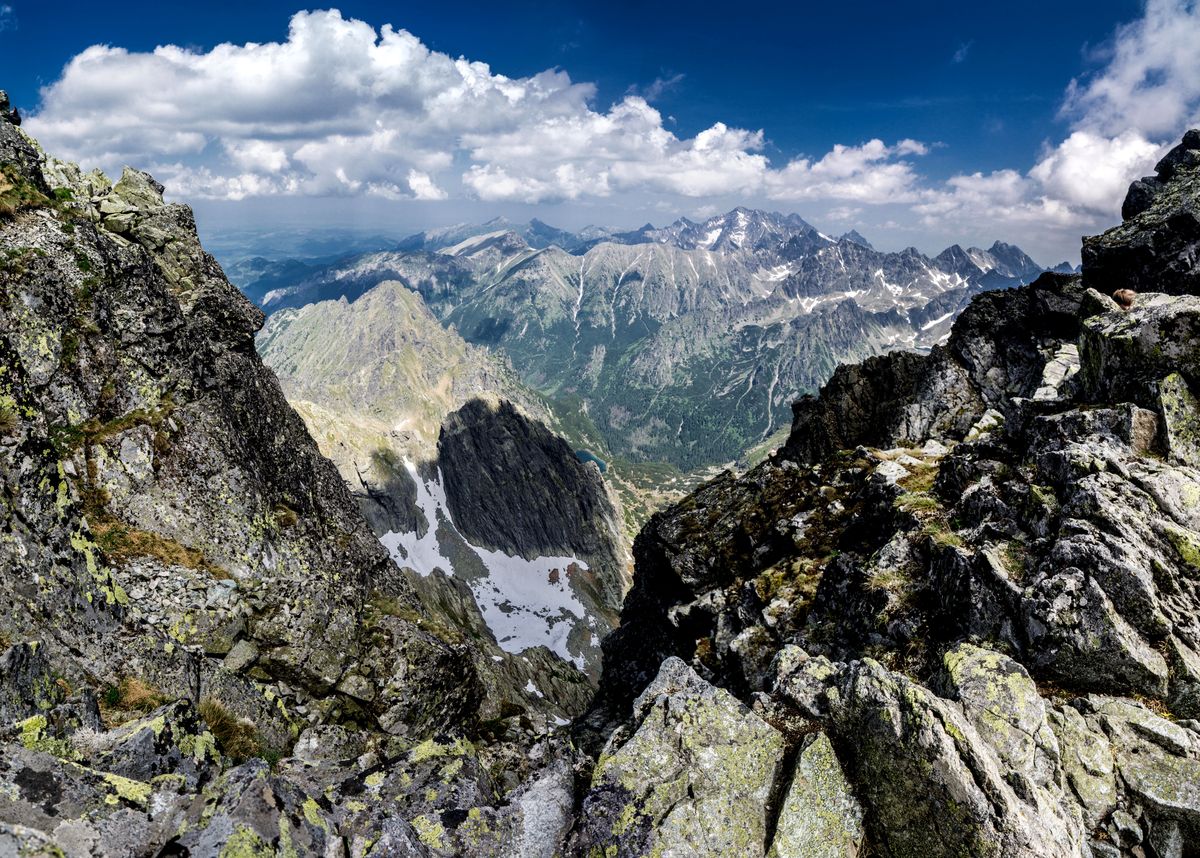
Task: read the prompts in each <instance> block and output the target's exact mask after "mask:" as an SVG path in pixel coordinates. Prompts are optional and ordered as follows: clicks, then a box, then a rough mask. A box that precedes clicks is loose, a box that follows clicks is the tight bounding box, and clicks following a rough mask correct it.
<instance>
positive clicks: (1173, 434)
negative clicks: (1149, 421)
mask: <svg viewBox="0 0 1200 858" xmlns="http://www.w3.org/2000/svg"><path fill="white" fill-rule="evenodd" d="M1158 407H1159V412H1160V413H1161V414H1162V419H1163V431H1164V434H1165V435H1166V441H1167V455H1168V456H1170V459H1171V461H1172V462H1174V463H1176V464H1179V465H1188V466H1190V467H1193V468H1200V400H1197V399H1196V395H1195V394H1194V393H1193V392H1192V390H1191V388H1190V387H1189V386H1188V383H1187V381H1185V380H1184V378H1183V376H1182V375H1180V374H1179V373H1177V372H1174V373H1171V374H1170V375H1168V376H1167V377H1166V378H1164V379H1163V380H1162V381H1160V382H1159V383H1158Z"/></svg>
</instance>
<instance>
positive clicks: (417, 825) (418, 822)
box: [412, 814, 446, 851]
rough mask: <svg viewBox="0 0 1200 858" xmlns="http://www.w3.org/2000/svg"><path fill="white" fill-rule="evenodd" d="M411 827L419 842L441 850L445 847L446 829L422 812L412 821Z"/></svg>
mask: <svg viewBox="0 0 1200 858" xmlns="http://www.w3.org/2000/svg"><path fill="white" fill-rule="evenodd" d="M412 827H413V828H414V829H416V832H417V836H418V837H419V838H421V842H422V843H424V844H425V845H426V846H428V847H429V848H430V849H437V850H439V851H441V850H444V849H445V848H446V839H445V838H446V829H445V828H443V827H442V824H441V823H440V822H435V821H434V820H432V819H430V818H429V817H428V816H425V815H424V814H422V815H421V816H418V817H417V818H416V819H414V820H413V821H412Z"/></svg>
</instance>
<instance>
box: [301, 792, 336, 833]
mask: <svg viewBox="0 0 1200 858" xmlns="http://www.w3.org/2000/svg"><path fill="white" fill-rule="evenodd" d="M300 809H301V810H302V811H303V812H304V818H305V819H307V820H308V824H309V825H311V826H313V827H314V828H319V829H321V830H322V831H324V832H326V833H328V832H329V826H328V825H327V824H326V823H325V820H324V818H322V816H321V806H320V805H319V804H317V802H316V800H315V799H312V798H306V799H304V804H303V805H301V807H300Z"/></svg>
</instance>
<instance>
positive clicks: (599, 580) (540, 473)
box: [438, 399, 626, 611]
mask: <svg viewBox="0 0 1200 858" xmlns="http://www.w3.org/2000/svg"><path fill="white" fill-rule="evenodd" d="M438 467H439V469H440V470H441V474H442V478H443V481H444V484H445V489H446V500H447V502H448V504H449V508H450V513H451V515H452V516H453V518H454V524H455V526H456V527H457V528H458V530H459V532H461V533H462V535H463V536H464V537H466V538H467V540H468V541H470V542H471V543H472V544H474V545H480V546H484V547H487V548H491V549H499V550H501V551H504V552H506V553H508V554H520V555H522V556H525V557H528V558H533V557H536V556H538V555H539V554H541V555H552V556H555V555H563V554H573V555H575V556H577V557H581V558H585V559H587V560H588V562H589V564H591V565H593V566H594V567H595V572H594V574H593V577H594V578H595V586H596V587H597V588H598V595H599V596H600V601H601V602H602V603H603V604H605V605H608V606H610V608H611V609H612V610H614V611H615V610H618V609H619V606H620V603H621V598H622V596H623V595H624V590H625V587H624V586H623V585H624V581H625V574H626V573H625V570H624V563H623V562H622V559H621V558H620V557H619V556H618V548H619V546H620V545H621V539H620V532H621V524H620V520H619V518H618V515H617V511H616V509H615V508H614V507H613V504H612V501H611V500H610V499H609V497H608V493H607V491H606V490H605V488H604V481H603V479H602V478H601V476H600V472H599V470H598V469H597V468H596V467H595V466H594V465H592V464H589V463H584V462H581V461H580V460H579V458H578V457H577V456H576V455H575V452H574V451H573V450H572V449H571V448H570V446H568V444H567V442H566V441H564V440H563V439H562V438H561V437H560V436H558V435H555V434H554V433H552V432H551V431H550V430H548V429H547V428H546V427H545V426H543V425H542V424H541V423H538V422H536V421H534V420H531V419H530V418H528V417H526V416H524V415H523V414H522V413H521V412H520V411H518V410H517V409H516V408H515V407H514V406H513V404H512V403H510V402H507V401H502V402H500V403H499V405H498V406H493V405H490V404H489V403H487V402H484V401H483V400H480V399H475V400H472V401H470V402H468V403H467V404H466V405H464V406H463V407H462V408H460V409H459V410H458V411H455V412H453V413H452V414H450V415H449V416H448V417H447V418H446V420H445V422H444V423H443V424H442V432H441V435H440V437H439V438H438Z"/></svg>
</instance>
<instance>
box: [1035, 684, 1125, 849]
mask: <svg viewBox="0 0 1200 858" xmlns="http://www.w3.org/2000/svg"><path fill="white" fill-rule="evenodd" d="M1048 720H1049V723H1050V727H1051V729H1053V730H1054V734H1055V736H1057V737H1058V743H1059V748H1060V751H1061V765H1062V772H1063V774H1064V775H1065V776H1066V779H1067V785H1068V786H1070V788H1071V790H1072V792H1073V793H1074V795H1075V796H1076V798H1077V799H1078V801H1079V805H1080V809H1081V810H1082V815H1083V821H1084V826H1085V828H1087V829H1088V830H1089V831H1090V830H1094V829H1095V828H1097V827H1098V826H1099V825H1100V823H1101V822H1103V821H1104V820H1105V819H1106V818H1107V817H1108V815H1109V814H1110V813H1111V812H1112V810H1113V808H1115V807H1116V806H1117V780H1116V769H1115V767H1114V765H1113V754H1112V748H1111V747H1110V745H1109V741H1108V737H1107V736H1105V735H1104V733H1103V731H1101V730H1092V729H1091V728H1090V727H1089V726H1088V723H1087V721H1086V720H1084V717H1083V715H1081V714H1080V713H1079V711H1078V710H1077V709H1075V708H1073V707H1071V706H1059V707H1055V708H1054V709H1052V710H1051V711H1050V713H1049V719H1048Z"/></svg>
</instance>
